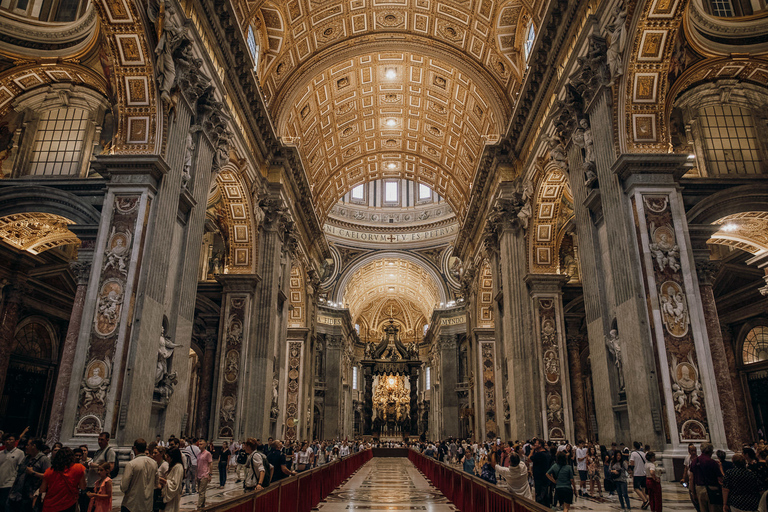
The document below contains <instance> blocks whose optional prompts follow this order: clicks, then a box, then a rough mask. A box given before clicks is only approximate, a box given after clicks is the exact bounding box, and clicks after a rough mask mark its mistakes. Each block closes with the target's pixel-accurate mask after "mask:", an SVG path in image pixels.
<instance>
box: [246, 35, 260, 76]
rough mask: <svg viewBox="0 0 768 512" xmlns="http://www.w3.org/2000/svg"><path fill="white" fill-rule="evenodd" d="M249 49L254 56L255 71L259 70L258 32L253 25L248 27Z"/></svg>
mask: <svg viewBox="0 0 768 512" xmlns="http://www.w3.org/2000/svg"><path fill="white" fill-rule="evenodd" d="M247 42H248V49H249V50H250V51H251V57H253V72H254V73H258V71H259V43H258V42H257V41H256V34H255V33H254V31H253V27H248V38H247Z"/></svg>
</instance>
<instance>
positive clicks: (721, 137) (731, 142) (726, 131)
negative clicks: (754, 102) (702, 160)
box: [699, 105, 760, 174]
mask: <svg viewBox="0 0 768 512" xmlns="http://www.w3.org/2000/svg"><path fill="white" fill-rule="evenodd" d="M699 120H700V125H701V132H702V136H703V138H704V145H705V146H706V150H705V151H706V161H707V168H708V169H709V172H710V173H711V174H758V173H760V154H759V147H760V146H759V143H758V141H757V132H756V130H755V121H754V118H753V117H752V115H751V114H750V113H749V111H747V110H745V109H743V108H740V107H736V106H733V105H714V106H711V107H705V108H702V109H700V110H699Z"/></svg>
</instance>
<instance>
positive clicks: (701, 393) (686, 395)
mask: <svg viewBox="0 0 768 512" xmlns="http://www.w3.org/2000/svg"><path fill="white" fill-rule="evenodd" d="M688 165H689V164H688V160H687V157H686V155H678V154H663V155H662V154H659V155H622V156H621V157H620V159H619V160H618V161H617V162H616V165H615V166H614V168H613V171H614V173H615V174H616V175H617V176H618V177H619V178H620V179H621V181H622V183H623V186H624V190H625V191H626V194H627V196H628V198H629V200H630V205H631V208H632V211H633V216H634V218H635V219H636V220H635V230H636V231H635V237H634V238H635V243H636V244H637V247H638V249H639V251H640V254H641V256H642V260H641V261H642V266H643V274H642V275H643V278H644V280H645V288H646V294H647V299H646V307H647V314H648V317H649V318H651V319H652V326H653V331H652V335H653V338H652V342H653V347H654V349H655V350H656V359H657V369H658V370H657V371H658V374H659V381H660V385H659V389H660V390H661V393H662V397H661V398H663V401H664V403H665V404H666V405H665V407H664V412H665V414H666V416H667V418H666V420H667V425H668V426H669V430H670V431H669V436H670V446H669V447H668V451H667V452H666V453H668V454H669V455H671V456H677V457H679V456H682V455H683V454H684V453H685V451H686V445H687V444H688V443H690V442H694V443H698V442H702V441H710V442H712V443H713V444H714V445H715V446H725V445H726V444H727V441H728V440H727V438H726V435H725V427H724V422H723V418H724V417H727V416H725V415H723V414H721V413H720V401H719V398H718V386H717V380H718V377H717V373H716V372H717V370H716V368H715V366H716V365H715V362H714V360H713V356H715V357H722V359H723V361H725V356H724V353H723V352H722V349H721V350H720V351H719V353H718V354H713V353H712V350H711V342H710V339H709V331H710V329H708V326H707V314H706V312H705V306H704V300H703V297H702V293H701V291H700V287H699V286H698V282H697V273H696V267H695V264H694V258H693V251H692V249H691V241H690V236H689V232H688V225H687V220H686V215H685V207H684V204H683V198H682V195H681V193H680V188H679V186H678V185H677V183H676V180H677V179H678V178H679V177H681V176H682V175H683V174H684V173H685V172H686V171H687V170H688ZM714 318H715V319H716V318H717V315H716V314H715V316H714ZM720 347H722V343H720ZM631 358H632V355H631V354H624V355H623V360H624V361H628V362H629V361H631ZM625 371H626V370H625ZM626 374H627V375H628V376H630V375H632V374H633V372H632V373H630V372H628V373H626ZM631 389H632V388H631V387H628V391H630V390H631Z"/></svg>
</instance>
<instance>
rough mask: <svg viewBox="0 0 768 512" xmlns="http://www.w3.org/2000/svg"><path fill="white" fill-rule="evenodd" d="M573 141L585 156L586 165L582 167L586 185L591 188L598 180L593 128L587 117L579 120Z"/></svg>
mask: <svg viewBox="0 0 768 512" xmlns="http://www.w3.org/2000/svg"><path fill="white" fill-rule="evenodd" d="M572 139H573V142H574V143H575V144H576V145H577V146H579V147H580V148H581V149H582V153H583V155H584V164H583V165H582V169H583V170H584V183H585V185H587V186H590V185H591V184H592V183H593V182H594V181H595V180H596V179H597V174H596V173H595V145H594V139H593V138H592V128H591V127H590V126H589V121H588V120H587V118H586V117H583V118H581V119H580V120H579V126H578V127H577V128H576V130H574V132H573V135H572Z"/></svg>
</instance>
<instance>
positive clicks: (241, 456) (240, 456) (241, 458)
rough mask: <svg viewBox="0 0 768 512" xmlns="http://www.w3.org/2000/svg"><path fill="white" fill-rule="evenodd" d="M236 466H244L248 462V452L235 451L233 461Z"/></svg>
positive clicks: (243, 450) (242, 450)
mask: <svg viewBox="0 0 768 512" xmlns="http://www.w3.org/2000/svg"><path fill="white" fill-rule="evenodd" d="M235 462H237V463H238V464H245V463H246V462H248V452H246V451H245V449H243V448H240V449H239V450H238V451H237V459H236V460H235Z"/></svg>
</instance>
